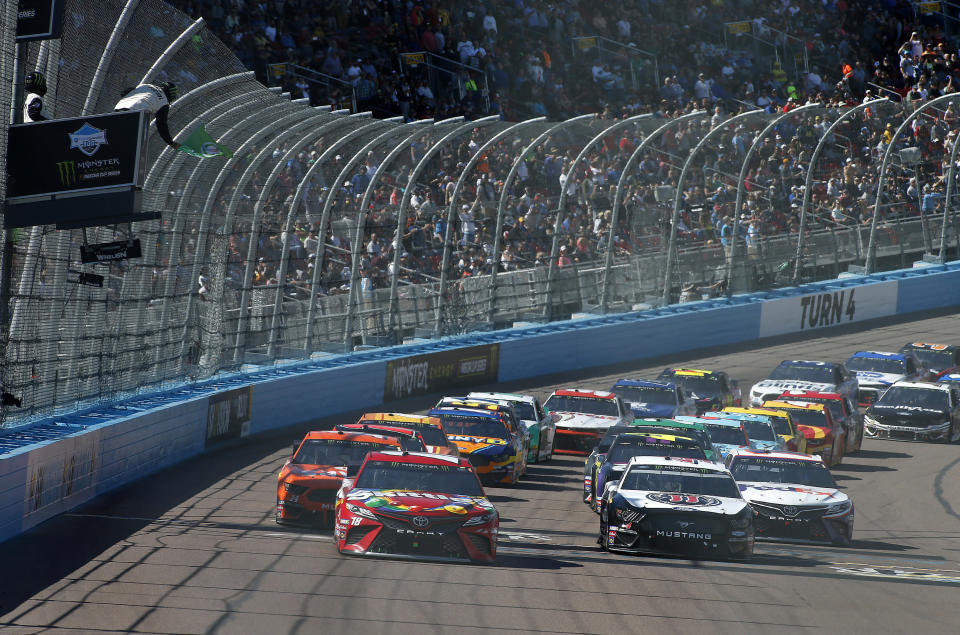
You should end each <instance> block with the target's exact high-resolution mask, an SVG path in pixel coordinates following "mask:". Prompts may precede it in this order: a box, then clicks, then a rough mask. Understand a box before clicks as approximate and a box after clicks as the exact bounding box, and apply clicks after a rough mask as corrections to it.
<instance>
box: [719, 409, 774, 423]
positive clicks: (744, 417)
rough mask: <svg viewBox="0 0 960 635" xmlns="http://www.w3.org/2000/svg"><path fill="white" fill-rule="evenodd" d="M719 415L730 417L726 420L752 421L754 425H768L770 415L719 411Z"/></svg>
mask: <svg viewBox="0 0 960 635" xmlns="http://www.w3.org/2000/svg"><path fill="white" fill-rule="evenodd" d="M721 414H725V415H730V416H729V417H727V418H728V419H733V420H735V421H736V420H739V421H753V422H756V423H770V419H771V417H772V415H768V414H761V413H759V412H724V411H721Z"/></svg>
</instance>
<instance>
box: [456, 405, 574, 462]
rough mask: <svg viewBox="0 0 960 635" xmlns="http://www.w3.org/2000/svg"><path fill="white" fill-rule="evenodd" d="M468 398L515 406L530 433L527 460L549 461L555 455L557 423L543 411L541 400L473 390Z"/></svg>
mask: <svg viewBox="0 0 960 635" xmlns="http://www.w3.org/2000/svg"><path fill="white" fill-rule="evenodd" d="M467 398H468V399H492V400H494V401H497V402H501V403H508V404H510V405H511V406H513V410H514V412H516V413H517V417H519V418H520V421H521V422H522V423H523V425H525V426H526V427H527V431H528V432H529V433H530V454H529V455H528V456H527V461H528V462H530V463H539V462H540V461H549V460H550V458H551V457H552V456H553V444H554V440H555V437H556V434H557V425H556V423H554V421H553V417H551V416H550V415H548V414H547V413H545V412H544V411H543V406H541V405H540V400H539V399H537V398H536V397H534V396H532V395H518V394H514V393H507V392H471V393H469V394H468V395H467Z"/></svg>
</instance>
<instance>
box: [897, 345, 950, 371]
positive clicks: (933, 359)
mask: <svg viewBox="0 0 960 635" xmlns="http://www.w3.org/2000/svg"><path fill="white" fill-rule="evenodd" d="M900 352H901V353H913V354H914V355H915V356H916V357H917V359H919V360H920V361H921V362H922V363H923V364H924V366H926V367H927V368H928V369H930V371H931V372H939V371H942V370H946V369H947V368H953V367H955V366H960V346H954V345H952V344H931V343H929V342H910V343H909V344H904V345H903V346H901V347H900Z"/></svg>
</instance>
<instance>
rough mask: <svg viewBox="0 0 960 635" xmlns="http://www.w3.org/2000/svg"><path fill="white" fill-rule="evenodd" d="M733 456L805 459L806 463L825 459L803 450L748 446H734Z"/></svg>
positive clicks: (789, 459) (819, 461) (791, 459)
mask: <svg viewBox="0 0 960 635" xmlns="http://www.w3.org/2000/svg"><path fill="white" fill-rule="evenodd" d="M730 454H731V455H732V456H749V457H755V458H762V459H781V460H784V461H803V462H806V463H822V462H823V460H822V459H821V458H820V457H819V456H816V455H813V454H803V453H801V452H764V451H758V450H753V449H748V448H734V449H733V450H731V451H730Z"/></svg>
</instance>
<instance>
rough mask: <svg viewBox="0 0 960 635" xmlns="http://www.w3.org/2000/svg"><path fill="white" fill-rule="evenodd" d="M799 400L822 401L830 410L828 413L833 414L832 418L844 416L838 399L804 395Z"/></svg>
mask: <svg viewBox="0 0 960 635" xmlns="http://www.w3.org/2000/svg"><path fill="white" fill-rule="evenodd" d="M800 401H809V402H810V403H822V404H823V405H825V406H826V407H827V410H829V411H830V414H831V415H833V418H834V419H843V418H844V417H845V416H846V415H845V414H844V412H843V404H842V403H840V400H839V399H826V398H823V397H812V398H810V399H808V398H806V397H804V398H803V399H801V400H800ZM794 418H796V417H794ZM784 434H786V433H784Z"/></svg>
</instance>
